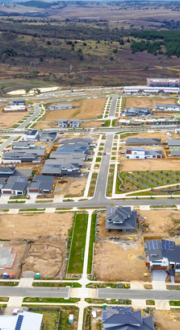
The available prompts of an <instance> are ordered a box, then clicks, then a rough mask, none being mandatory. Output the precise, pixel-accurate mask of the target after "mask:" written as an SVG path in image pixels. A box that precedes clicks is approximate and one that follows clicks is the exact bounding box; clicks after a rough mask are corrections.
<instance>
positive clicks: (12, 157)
mask: <svg viewBox="0 0 180 330" xmlns="http://www.w3.org/2000/svg"><path fill="white" fill-rule="evenodd" d="M27 151H30V150H26V151H13V150H12V151H9V152H6V153H3V161H2V162H3V163H4V164H6V163H39V162H40V161H41V158H40V157H37V152H35V153H33V152H27Z"/></svg>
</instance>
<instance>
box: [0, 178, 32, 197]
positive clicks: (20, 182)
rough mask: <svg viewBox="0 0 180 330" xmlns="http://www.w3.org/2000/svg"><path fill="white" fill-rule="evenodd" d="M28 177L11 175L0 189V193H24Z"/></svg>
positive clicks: (15, 194)
mask: <svg viewBox="0 0 180 330" xmlns="http://www.w3.org/2000/svg"><path fill="white" fill-rule="evenodd" d="M28 179H29V177H21V176H11V177H9V179H8V181H7V182H5V184H4V186H3V187H2V189H1V194H2V195H3V194H6V195H7V194H8V195H14V196H17V195H25V193H26V188H27V183H28Z"/></svg>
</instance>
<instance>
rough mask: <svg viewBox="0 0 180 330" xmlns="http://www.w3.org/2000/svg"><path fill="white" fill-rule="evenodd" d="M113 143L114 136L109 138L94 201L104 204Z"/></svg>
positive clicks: (111, 135)
mask: <svg viewBox="0 0 180 330" xmlns="http://www.w3.org/2000/svg"><path fill="white" fill-rule="evenodd" d="M112 143H113V134H110V135H108V136H107V139H106V144H105V146H104V152H103V153H106V155H103V156H102V160H101V166H100V171H99V175H98V179H97V184H96V190H95V195H94V198H93V200H95V201H97V202H100V203H101V202H102V200H103V199H105V193H106V184H107V179H108V172H109V164H110V160H111V149H112Z"/></svg>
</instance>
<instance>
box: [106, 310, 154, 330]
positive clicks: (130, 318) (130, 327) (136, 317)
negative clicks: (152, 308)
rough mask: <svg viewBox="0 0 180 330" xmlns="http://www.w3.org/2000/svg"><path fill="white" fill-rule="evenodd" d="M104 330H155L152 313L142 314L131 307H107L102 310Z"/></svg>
mask: <svg viewBox="0 0 180 330" xmlns="http://www.w3.org/2000/svg"><path fill="white" fill-rule="evenodd" d="M102 325H103V330H106V329H108V330H136V329H137V330H154V322H153V317H152V315H148V316H142V314H141V311H140V310H132V309H131V307H119V306H117V307H116V306H114V307H109V306H108V307H106V309H103V311H102Z"/></svg>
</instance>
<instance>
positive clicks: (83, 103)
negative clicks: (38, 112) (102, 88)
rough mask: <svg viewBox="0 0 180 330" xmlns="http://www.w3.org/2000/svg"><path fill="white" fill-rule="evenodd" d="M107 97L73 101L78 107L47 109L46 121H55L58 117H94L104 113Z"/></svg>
mask: <svg viewBox="0 0 180 330" xmlns="http://www.w3.org/2000/svg"><path fill="white" fill-rule="evenodd" d="M105 102H106V99H105V98H97V99H84V100H80V101H74V102H64V103H71V104H72V105H73V106H74V107H76V109H69V110H55V111H47V113H46V116H45V118H44V119H42V120H45V121H54V120H58V119H72V118H76V119H93V118H97V117H98V116H100V115H101V114H102V111H103V108H104V105H105Z"/></svg>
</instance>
